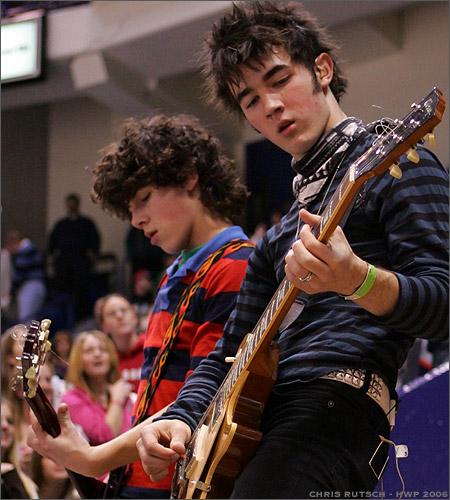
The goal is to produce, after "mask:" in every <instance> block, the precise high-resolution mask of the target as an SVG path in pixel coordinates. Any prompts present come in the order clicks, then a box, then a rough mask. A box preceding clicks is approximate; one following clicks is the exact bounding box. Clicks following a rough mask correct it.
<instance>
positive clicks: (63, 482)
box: [31, 451, 80, 500]
mask: <svg viewBox="0 0 450 500" xmlns="http://www.w3.org/2000/svg"><path fill="white" fill-rule="evenodd" d="M31 479H32V480H33V481H34V483H35V484H36V486H37V488H38V492H39V498H40V499H41V500H42V499H44V498H48V499H56V498H68V499H69V498H70V499H73V498H80V496H79V494H78V492H77V490H76V489H75V488H74V486H73V484H72V482H71V480H70V478H69V475H68V474H67V471H66V469H64V467H62V466H61V465H59V464H56V463H55V462H53V460H50V459H49V458H45V457H42V456H41V455H39V453H36V452H35V451H33V454H32V456H31Z"/></svg>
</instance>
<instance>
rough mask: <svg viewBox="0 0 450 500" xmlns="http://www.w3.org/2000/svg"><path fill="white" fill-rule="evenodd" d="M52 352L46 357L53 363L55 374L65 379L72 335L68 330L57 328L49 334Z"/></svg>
mask: <svg viewBox="0 0 450 500" xmlns="http://www.w3.org/2000/svg"><path fill="white" fill-rule="evenodd" d="M51 343H52V354H51V356H50V357H49V358H48V359H49V362H50V363H51V364H52V365H53V368H54V370H55V374H56V375H57V376H58V377H59V378H60V379H62V380H64V379H65V377H66V373H67V367H68V366H69V356H70V351H71V349H72V345H73V336H72V334H71V333H70V331H68V330H58V331H56V332H55V333H54V335H53V336H51Z"/></svg>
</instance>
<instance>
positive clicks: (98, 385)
mask: <svg viewBox="0 0 450 500" xmlns="http://www.w3.org/2000/svg"><path fill="white" fill-rule="evenodd" d="M89 386H90V388H91V391H92V392H93V393H94V394H95V395H96V396H97V397H98V398H99V400H100V401H101V402H102V403H103V402H105V403H106V402H107V398H108V381H107V380H106V378H104V377H99V378H93V377H91V378H90V379H89ZM105 398H106V401H104V399H105Z"/></svg>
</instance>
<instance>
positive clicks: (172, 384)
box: [29, 114, 254, 498]
mask: <svg viewBox="0 0 450 500" xmlns="http://www.w3.org/2000/svg"><path fill="white" fill-rule="evenodd" d="M124 125H125V128H124V133H123V135H122V138H121V139H120V140H119V141H118V142H116V143H114V144H112V145H111V146H109V147H108V148H107V149H106V150H105V152H104V156H103V157H102V158H101V160H100V161H99V162H98V164H97V167H96V169H95V171H94V197H95V199H96V200H97V201H99V202H101V203H102V206H103V207H104V208H106V209H108V210H109V211H110V212H113V213H115V214H116V215H119V216H120V217H122V218H124V219H128V220H131V223H132V224H133V226H134V227H136V228H138V229H139V230H141V231H143V232H144V234H145V235H146V236H147V237H148V238H149V239H150V240H151V242H152V244H154V245H157V246H159V247H161V248H162V249H163V250H164V251H165V252H166V253H167V254H169V255H175V258H174V262H173V263H172V265H171V266H170V267H169V268H168V269H167V271H166V273H165V275H164V277H163V278H162V280H161V282H160V286H159V289H158V293H157V295H156V298H155V303H154V307H153V310H152V314H151V317H150V321H149V325H148V328H147V333H146V340H145V344H144V353H145V360H144V365H143V368H142V371H141V382H140V386H139V390H138V399H137V403H136V404H135V421H136V426H135V427H133V428H132V429H131V430H130V431H129V432H127V433H125V434H123V435H122V436H119V437H118V438H116V439H115V440H113V441H111V442H109V443H106V444H103V445H100V446H97V447H89V446H87V444H86V442H84V441H83V440H81V438H80V437H79V435H78V434H77V432H76V430H75V428H74V426H73V424H72V423H71V422H70V419H69V418H68V415H67V411H66V408H65V406H64V405H61V407H60V408H59V410H58V416H59V419H60V423H61V428H62V432H61V435H60V436H58V437H57V438H50V437H49V436H48V435H45V433H44V432H43V431H42V429H41V428H40V426H39V425H38V424H37V423H35V424H33V430H34V432H35V435H33V436H31V437H30V441H29V442H30V445H32V446H33V447H34V448H35V449H36V451H38V452H39V453H41V454H44V455H46V456H48V457H49V458H52V459H53V460H55V461H58V463H62V464H63V465H65V466H66V467H67V468H69V469H72V470H75V471H76V472H79V473H81V474H84V475H99V474H102V473H104V472H106V471H108V470H112V469H114V468H116V467H119V466H121V465H125V464H128V463H132V465H130V466H129V468H128V472H127V473H126V474H125V477H124V481H123V486H122V488H121V490H120V493H119V495H120V496H121V497H124V498H169V496H170V478H165V479H164V480H162V481H157V482H151V481H150V479H149V477H148V476H147V474H145V472H144V471H143V470H142V467H141V463H140V461H139V460H138V452H137V448H136V441H137V440H138V438H139V436H140V433H139V431H140V429H141V427H142V426H143V425H144V423H145V422H146V421H147V420H150V419H151V418H153V417H154V415H157V414H158V413H161V412H162V410H163V409H164V408H165V407H166V406H167V405H169V404H170V403H171V402H172V401H173V400H174V399H175V397H176V395H177V393H178V391H179V390H180V388H181V387H182V386H183V384H184V383H185V381H186V379H187V378H188V377H189V376H190V374H191V373H192V372H193V370H194V369H195V368H196V367H197V365H198V364H199V363H200V361H201V360H202V359H203V358H205V357H206V356H207V355H208V353H209V352H210V351H211V350H212V349H213V348H214V345H215V343H216V342H217V340H218V339H219V338H220V336H221V335H222V329H223V325H224V324H225V321H226V320H227V318H228V316H229V314H230V312H231V311H232V310H233V308H234V305H235V299H236V296H237V293H238V291H239V288H240V285H241V281H242V279H243V277H244V274H245V269H246V267H247V260H248V257H249V255H250V254H251V253H252V252H253V248H254V247H253V245H252V244H251V243H250V242H249V240H248V237H247V236H246V235H245V233H244V232H243V230H242V228H241V227H240V226H238V225H236V223H237V222H238V220H239V218H240V216H241V214H242V212H243V209H244V206H245V203H246V199H247V190H246V188H245V186H244V185H243V184H242V183H241V182H240V181H239V177H238V174H237V170H236V168H235V166H234V164H233V162H232V161H231V160H230V159H229V158H227V156H226V155H225V154H224V153H223V150H222V146H221V144H220V142H219V141H218V139H217V138H215V137H214V136H212V135H211V134H210V132H209V131H208V130H207V129H206V128H205V127H204V126H202V125H201V124H200V122H199V121H198V120H197V119H196V118H194V117H193V116H188V115H165V114H161V115H156V116H154V117H152V118H150V119H142V120H136V119H129V120H126V122H125V124H124ZM191 281H193V282H192V284H191ZM184 295H186V301H185V300H184ZM181 299H183V303H181ZM171 341H172V342H173V345H172V346H171V348H170V350H169V352H168V355H167V356H166V357H165V358H164V357H163V355H164V353H166V354H167V351H165V350H164V349H161V348H162V346H163V344H164V345H170V342H171ZM163 359H166V362H165V363H164V361H163ZM162 363H164V364H163V365H162V369H161V370H159V368H160V367H161V364H162ZM153 367H154V369H153ZM158 373H160V374H161V375H160V376H158ZM148 379H150V380H151V381H155V380H156V383H155V382H153V383H151V382H149V383H147V380H148ZM152 392H153V395H152Z"/></svg>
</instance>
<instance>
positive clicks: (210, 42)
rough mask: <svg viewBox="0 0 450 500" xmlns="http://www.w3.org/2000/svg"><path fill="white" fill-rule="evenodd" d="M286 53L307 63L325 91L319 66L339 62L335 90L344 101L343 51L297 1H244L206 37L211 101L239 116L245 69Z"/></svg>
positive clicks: (332, 86) (205, 69) (206, 72)
mask: <svg viewBox="0 0 450 500" xmlns="http://www.w3.org/2000/svg"><path fill="white" fill-rule="evenodd" d="M277 48H282V49H284V50H285V51H286V52H287V53H288V54H289V55H290V57H291V59H292V61H294V62H296V63H299V64H303V65H304V66H305V67H306V68H307V69H309V71H310V72H311V73H312V75H313V77H314V81H315V82H316V89H315V90H316V91H318V90H320V86H319V84H318V82H317V79H316V76H315V73H314V66H315V59H316V58H317V56H318V55H320V54H322V53H323V52H325V53H327V54H329V55H330V57H331V58H332V59H333V63H334V75H333V79H332V81H331V83H330V89H331V91H332V92H333V94H334V96H335V97H336V99H337V101H338V102H339V99H340V97H341V96H342V95H343V94H344V93H345V90H346V87H347V80H346V78H345V77H344V76H343V74H342V72H341V68H340V63H339V61H338V59H337V56H336V52H337V50H338V46H337V45H336V44H335V43H334V42H333V41H332V40H331V37H330V35H329V34H328V33H327V31H326V30H325V29H324V28H321V27H319V25H318V22H317V20H316V18H315V17H314V16H312V14H310V13H309V12H307V11H305V10H303V9H302V6H301V4H299V3H297V2H240V3H238V4H233V9H232V10H231V12H229V13H228V14H226V15H225V16H224V17H223V18H222V19H220V20H219V21H217V22H216V23H214V24H213V27H212V29H211V32H210V33H209V34H208V35H207V36H206V38H205V41H204V46H203V50H202V53H201V61H202V65H203V74H204V76H205V78H206V88H207V93H208V98H209V101H210V102H211V103H213V104H216V105H219V106H221V108H223V109H224V110H225V111H238V112H239V114H241V115H242V110H241V108H240V106H239V103H238V102H237V101H236V99H235V97H234V96H233V94H232V93H231V91H230V84H233V85H238V84H239V82H240V79H241V78H242V71H241V65H245V66H247V67H254V65H255V64H261V63H262V61H263V60H264V59H265V58H266V57H268V56H269V55H270V54H271V53H272V52H273V51H274V50H275V49H277Z"/></svg>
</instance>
